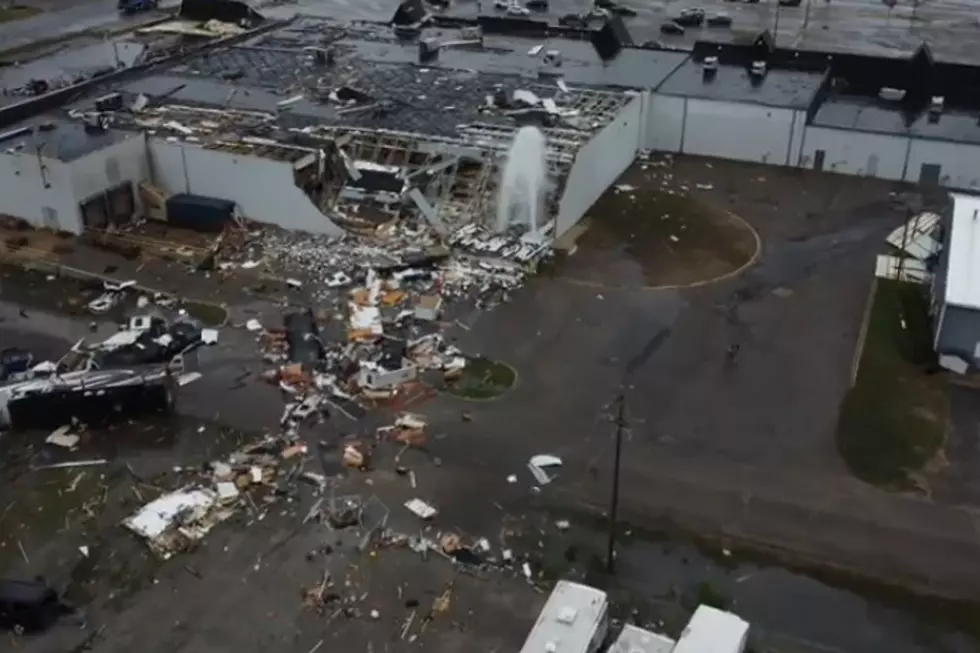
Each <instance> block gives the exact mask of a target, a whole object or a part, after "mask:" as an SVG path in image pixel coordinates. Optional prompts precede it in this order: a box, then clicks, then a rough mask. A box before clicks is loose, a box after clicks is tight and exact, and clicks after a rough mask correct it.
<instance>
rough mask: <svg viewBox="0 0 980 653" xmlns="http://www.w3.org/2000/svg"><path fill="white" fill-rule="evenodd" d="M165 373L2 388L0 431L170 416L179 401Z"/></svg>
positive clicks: (79, 377)
mask: <svg viewBox="0 0 980 653" xmlns="http://www.w3.org/2000/svg"><path fill="white" fill-rule="evenodd" d="M176 387H177V384H176V383H175V382H174V380H173V377H172V375H171V374H170V373H169V372H168V371H167V370H166V369H165V368H159V369H139V370H135V369H110V370H83V371H75V372H65V373H61V374H57V373H55V374H51V375H50V376H47V377H45V378H34V379H30V380H27V381H21V382H18V383H11V384H9V385H5V386H2V387H0V428H12V429H54V428H58V427H59V426H62V425H65V424H71V423H73V422H82V423H84V424H87V425H89V426H99V425H104V424H107V423H110V422H113V421H116V420H119V419H123V418H127V417H136V416H141V415H147V414H152V413H170V412H172V411H173V410H174V406H175V402H176Z"/></svg>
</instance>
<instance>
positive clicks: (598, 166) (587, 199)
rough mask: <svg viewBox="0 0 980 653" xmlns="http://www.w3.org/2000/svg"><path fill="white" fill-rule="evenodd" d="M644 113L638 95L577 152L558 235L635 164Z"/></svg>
mask: <svg viewBox="0 0 980 653" xmlns="http://www.w3.org/2000/svg"><path fill="white" fill-rule="evenodd" d="M643 115H644V110H643V98H642V97H641V96H640V95H637V96H636V97H634V98H633V100H632V101H630V103H629V104H627V105H626V106H625V107H623V108H622V109H620V111H619V113H618V114H617V115H616V118H615V119H613V121H612V122H610V123H609V124H608V125H606V126H605V127H603V128H602V129H601V130H600V131H599V133H597V134H596V135H595V136H593V137H592V139H591V140H589V142H588V143H586V144H585V145H584V146H583V147H582V148H581V149H579V151H578V152H577V153H576V154H575V161H574V163H573V164H572V169H571V171H570V172H569V175H568V179H567V181H566V182H565V192H564V194H563V195H562V197H561V201H560V202H559V203H558V222H557V227H556V229H555V237H556V238H557V237H561V236H562V234H564V233H565V232H566V231H568V230H569V229H570V228H571V227H573V226H575V224H576V223H577V222H578V221H579V220H581V219H582V216H584V215H585V213H586V211H588V210H589V209H590V208H592V205H593V204H595V201H596V200H597V199H599V197H600V196H601V195H602V194H603V193H604V192H605V191H606V189H607V188H609V187H610V186H611V185H612V184H613V183H615V181H616V180H617V179H618V178H619V176H620V175H621V174H623V172H624V171H625V170H626V169H627V168H628V167H629V166H630V164H631V163H633V159H635V158H636V151H637V146H638V145H639V143H640V138H641V135H642V133H643V129H644V127H643Z"/></svg>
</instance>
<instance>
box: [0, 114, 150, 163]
mask: <svg viewBox="0 0 980 653" xmlns="http://www.w3.org/2000/svg"><path fill="white" fill-rule="evenodd" d="M40 125H44V128H43V129H38V127H39V126H40ZM24 130H29V131H24ZM135 136H138V134H135V133H133V132H132V131H127V130H122V129H108V130H106V131H91V132H90V131H86V130H85V126H84V125H83V124H82V123H81V122H80V121H77V120H70V119H67V118H56V119H53V120H52V119H38V118H35V119H31V120H29V121H25V122H23V123H21V124H19V125H15V126H14V127H11V128H10V129H6V130H3V133H0V150H7V149H9V148H12V147H17V146H18V145H19V144H21V143H23V144H24V150H23V151H29V152H33V148H34V147H35V146H37V145H40V146H41V155H42V156H45V157H48V158H50V159H57V160H59V161H65V162H69V161H75V160H77V159H80V158H82V157H83V156H85V155H87V154H91V153H92V152H97V151H98V150H101V149H102V148H104V147H108V146H109V145H113V144H115V143H118V142H120V141H123V140H126V139H127V138H133V137H135Z"/></svg>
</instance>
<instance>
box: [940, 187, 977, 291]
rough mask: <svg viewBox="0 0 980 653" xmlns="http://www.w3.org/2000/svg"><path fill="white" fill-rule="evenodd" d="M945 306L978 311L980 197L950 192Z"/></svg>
mask: <svg viewBox="0 0 980 653" xmlns="http://www.w3.org/2000/svg"><path fill="white" fill-rule="evenodd" d="M952 197H953V213H952V218H951V220H950V224H949V230H950V233H949V236H948V238H947V239H946V241H947V243H948V245H947V246H948V247H949V253H948V258H947V265H946V298H945V299H946V303H947V304H952V305H954V306H960V307H963V308H970V309H980V197H977V196H975V195H963V194H960V193H953V194H952Z"/></svg>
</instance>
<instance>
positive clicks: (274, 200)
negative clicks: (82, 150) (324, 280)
mask: <svg viewBox="0 0 980 653" xmlns="http://www.w3.org/2000/svg"><path fill="white" fill-rule="evenodd" d="M149 150H150V161H151V167H152V173H153V182H154V184H156V185H157V186H159V187H160V188H162V189H163V190H165V191H167V192H168V193H191V194H196V195H204V196H208V197H217V198H221V199H226V200H231V201H233V202H235V203H236V204H238V206H240V207H241V211H242V215H243V216H244V217H246V218H248V219H250V220H254V221H256V222H264V223H267V224H274V225H278V226H280V227H283V228H284V229H295V230H299V231H307V232H310V233H318V234H328V235H340V234H342V233H343V231H342V230H341V228H340V227H338V226H337V225H336V224H335V223H334V222H333V221H332V220H331V219H330V218H329V217H327V216H326V215H324V214H323V212H322V211H321V210H320V209H319V208H318V207H317V206H316V204H314V203H313V201H312V200H311V199H310V197H309V196H308V195H307V194H306V193H305V192H304V191H303V189H301V188H300V187H299V186H297V185H296V182H297V180H296V171H295V165H294V163H291V162H289V161H280V160H275V159H270V158H264V157H259V156H254V155H249V154H243V153H238V152H228V151H222V150H216V149H208V148H204V147H200V146H197V145H193V144H190V143H184V142H179V141H167V140H161V139H157V138H151V139H150V140H149Z"/></svg>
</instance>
